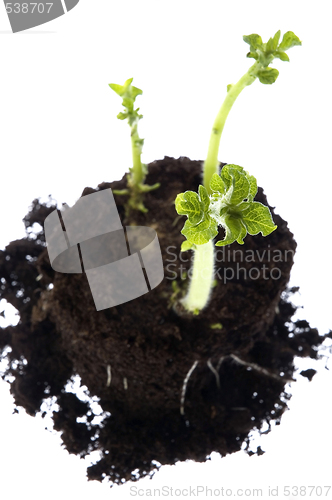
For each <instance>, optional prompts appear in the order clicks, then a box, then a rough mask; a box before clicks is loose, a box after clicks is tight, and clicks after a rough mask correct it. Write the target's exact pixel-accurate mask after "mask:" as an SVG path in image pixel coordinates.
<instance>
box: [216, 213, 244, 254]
mask: <svg viewBox="0 0 332 500" xmlns="http://www.w3.org/2000/svg"><path fill="white" fill-rule="evenodd" d="M225 230H226V235H225V238H224V239H223V240H219V241H217V243H216V246H217V247H223V246H225V245H231V244H232V243H234V241H237V242H238V243H239V244H240V245H243V244H244V241H243V238H245V236H246V235H247V231H246V228H245V226H244V225H243V223H242V221H241V219H240V218H237V217H233V216H232V215H228V216H226V218H225Z"/></svg>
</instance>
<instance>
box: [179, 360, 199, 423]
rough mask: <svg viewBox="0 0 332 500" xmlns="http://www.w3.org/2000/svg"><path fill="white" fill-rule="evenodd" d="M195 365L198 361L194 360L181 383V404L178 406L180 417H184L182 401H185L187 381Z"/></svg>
mask: <svg viewBox="0 0 332 500" xmlns="http://www.w3.org/2000/svg"><path fill="white" fill-rule="evenodd" d="M197 364H198V361H197V360H196V361H195V362H194V363H193V365H192V367H191V368H190V370H189V371H188V373H187V375H186V378H185V379H184V381H183V386H182V392H181V404H180V413H181V415H184V401H185V398H186V390H187V384H188V381H189V379H190V377H191V374H192V372H193V371H194V370H195V368H196V366H197Z"/></svg>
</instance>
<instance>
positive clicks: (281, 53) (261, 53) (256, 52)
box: [243, 30, 302, 84]
mask: <svg viewBox="0 0 332 500" xmlns="http://www.w3.org/2000/svg"><path fill="white" fill-rule="evenodd" d="M280 34H281V32H280V30H279V31H277V32H276V34H275V35H274V36H273V37H272V38H270V39H269V41H268V42H267V43H263V41H262V38H261V36H259V35H257V34H255V33H254V34H252V35H247V36H244V37H243V40H244V41H245V42H246V43H248V44H249V45H250V51H249V52H248V54H247V57H249V58H253V59H255V60H256V61H257V62H258V63H259V66H258V70H257V71H256V73H255V75H254V76H257V77H258V78H259V81H260V82H261V83H264V84H272V83H274V82H275V81H276V79H277V78H278V75H279V71H278V70H277V69H275V68H271V67H270V66H269V64H271V62H272V61H273V59H275V58H277V59H280V60H281V61H289V57H288V55H287V54H286V50H288V49H290V48H292V47H295V46H296V45H302V42H301V41H300V40H299V38H298V37H297V36H296V35H295V34H294V33H293V32H292V31H287V33H285V34H284V36H283V38H282V40H281V42H280V43H279V40H280Z"/></svg>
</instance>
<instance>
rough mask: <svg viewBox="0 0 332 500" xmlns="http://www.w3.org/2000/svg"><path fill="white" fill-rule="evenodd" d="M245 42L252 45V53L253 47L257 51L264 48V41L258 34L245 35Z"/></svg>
mask: <svg viewBox="0 0 332 500" xmlns="http://www.w3.org/2000/svg"><path fill="white" fill-rule="evenodd" d="M243 40H244V41H245V42H246V43H248V44H249V45H250V52H253V51H252V50H251V47H252V48H253V49H255V50H257V49H262V48H263V40H262V38H261V37H260V36H259V35H257V34H256V33H253V34H251V35H245V36H244V37H243Z"/></svg>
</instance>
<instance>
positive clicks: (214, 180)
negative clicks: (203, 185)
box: [210, 173, 225, 194]
mask: <svg viewBox="0 0 332 500" xmlns="http://www.w3.org/2000/svg"><path fill="white" fill-rule="evenodd" d="M210 188H211V191H214V192H215V193H221V194H224V192H225V184H224V183H223V181H222V180H221V177H220V175H218V174H217V173H214V174H213V176H212V177H211V181H210Z"/></svg>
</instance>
